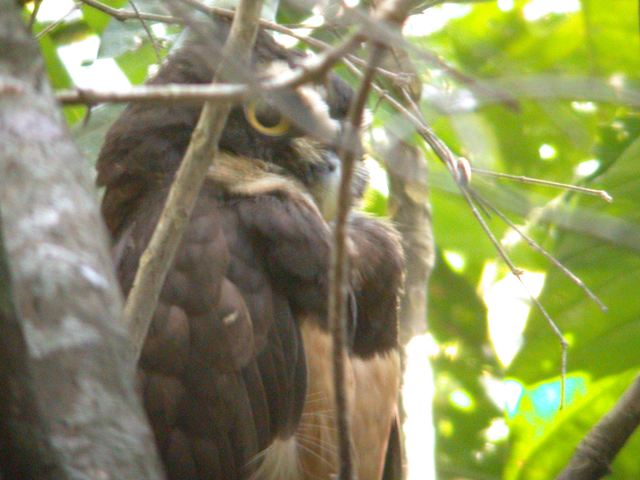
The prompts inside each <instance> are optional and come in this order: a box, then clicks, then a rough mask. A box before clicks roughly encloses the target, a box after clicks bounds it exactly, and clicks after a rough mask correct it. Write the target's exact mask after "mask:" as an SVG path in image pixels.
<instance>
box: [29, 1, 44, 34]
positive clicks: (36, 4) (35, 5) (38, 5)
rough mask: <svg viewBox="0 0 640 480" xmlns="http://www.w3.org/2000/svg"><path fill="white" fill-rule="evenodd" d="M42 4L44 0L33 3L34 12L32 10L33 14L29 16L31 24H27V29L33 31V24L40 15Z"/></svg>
mask: <svg viewBox="0 0 640 480" xmlns="http://www.w3.org/2000/svg"><path fill="white" fill-rule="evenodd" d="M40 5H42V0H36V1H35V2H34V5H33V12H31V16H30V17H29V24H28V25H27V29H28V30H29V31H30V32H32V31H33V25H34V24H35V23H36V17H37V16H38V12H39V11H40Z"/></svg>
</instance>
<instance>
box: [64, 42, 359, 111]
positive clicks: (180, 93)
mask: <svg viewBox="0 0 640 480" xmlns="http://www.w3.org/2000/svg"><path fill="white" fill-rule="evenodd" d="M359 43H360V40H359V38H358V36H357V35H352V36H351V37H349V38H347V39H346V40H345V41H344V42H343V43H341V44H340V45H338V46H336V47H334V48H331V49H329V50H327V51H325V52H323V53H322V54H321V55H319V56H317V57H312V58H309V59H308V60H307V61H305V62H304V63H303V64H301V65H299V66H298V67H296V68H293V69H292V70H291V71H289V72H287V73H285V74H280V75H278V76H277V77H271V78H267V79H265V80H263V81H262V83H258V84H256V85H240V84H215V85H212V84H209V85H176V84H170V85H142V86H136V87H128V88H127V89H126V90H121V91H116V90H98V89H89V88H84V89H79V88H76V89H75V90H65V91H62V92H59V93H58V94H57V98H58V100H59V101H60V102H61V103H63V104H75V103H85V104H86V103H88V104H95V103H101V102H113V103H115V102H131V101H136V102H161V101H167V102H171V103H177V102H187V103H192V102H198V101H200V102H204V101H207V100H227V101H239V100H244V99H246V98H247V97H248V96H250V95H251V94H252V93H255V92H274V91H278V90H286V89H291V88H295V87H297V86H300V85H302V84H304V83H308V82H313V81H315V80H320V79H322V78H323V77H324V76H325V75H326V74H327V73H328V72H329V70H330V69H331V68H332V67H333V66H334V65H335V64H336V63H337V62H339V61H340V60H341V59H342V58H343V57H344V56H345V55H346V54H347V53H348V52H349V51H351V50H353V49H354V48H356V47H357V45H359Z"/></svg>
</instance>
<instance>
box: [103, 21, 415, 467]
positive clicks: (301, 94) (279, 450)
mask: <svg viewBox="0 0 640 480" xmlns="http://www.w3.org/2000/svg"><path fill="white" fill-rule="evenodd" d="M228 31H229V22H228V21H227V20H225V19H223V18H215V19H214V21H213V24H212V27H211V29H210V31H207V34H206V35H204V34H202V32H200V35H199V36H195V35H194V36H193V37H192V38H191V39H190V40H189V41H187V42H186V43H185V44H184V45H183V46H182V47H181V48H180V49H179V50H178V51H177V52H176V53H174V54H173V55H172V56H170V57H169V59H168V61H167V62H165V64H164V65H163V66H162V67H161V68H160V70H159V72H158V73H157V74H156V76H155V77H154V78H153V79H152V80H150V83H152V84H164V83H192V84H200V83H202V84H204V83H209V82H211V80H212V78H213V75H214V73H215V68H216V65H217V64H218V62H219V61H220V58H219V56H218V55H219V52H220V45H222V44H223V43H224V40H225V38H226V36H227V34H228ZM302 59H303V57H302V56H301V55H300V54H298V53H295V52H292V51H289V50H287V49H285V48H283V47H281V46H279V45H278V44H277V43H276V42H275V41H274V40H273V39H272V38H271V37H270V36H269V35H268V34H267V33H266V32H264V31H260V32H259V34H258V37H257V40H256V44H255V47H254V50H253V56H252V67H251V68H252V69H253V70H254V74H255V75H256V76H261V75H273V74H277V72H278V71H282V70H286V69H290V68H293V67H295V66H296V65H298V64H299V63H300V61H301V60H302ZM351 97H352V91H351V89H350V87H349V86H348V85H347V84H346V83H345V82H343V81H342V80H340V79H339V78H338V77H336V76H330V77H328V78H327V79H326V81H323V82H320V83H317V84H313V85H305V86H302V87H300V88H298V89H295V90H291V91H285V92H280V93H279V94H278V95H271V96H265V97H261V98H258V97H257V98H255V99H252V100H249V101H247V102H246V103H245V104H243V105H237V106H235V107H234V108H233V109H232V111H231V113H230V115H229V117H228V120H227V123H226V126H225V128H224V131H223V134H222V137H221V139H220V143H219V155H218V157H217V158H216V159H215V161H214V162H212V166H211V168H210V170H209V172H208V174H207V178H206V180H205V183H204V186H203V188H202V191H201V193H200V195H199V198H198V201H197V204H196V206H195V209H194V211H193V214H192V216H191V218H190V220H189V223H188V225H187V227H186V230H185V233H184V236H183V239H182V241H181V244H180V245H179V248H178V251H177V254H176V257H175V260H174V261H173V264H172V265H171V267H170V270H169V272H168V274H167V277H166V281H165V283H164V286H163V288H162V291H161V294H160V298H159V301H158V305H157V308H156V310H155V313H154V315H153V319H152V323H151V326H150V330H149V333H148V336H147V338H146V341H145V344H144V347H143V350H142V353H141V358H140V361H139V366H138V371H139V384H140V389H141V394H142V397H143V401H144V406H145V409H146V412H147V415H148V418H149V421H150V424H151V426H152V428H153V432H154V435H155V440H156V442H157V446H158V450H159V452H160V455H161V457H162V460H163V462H164V465H165V467H166V471H167V475H168V477H169V478H171V479H176V480H177V479H181V480H184V479H217V480H221V479H228V480H232V479H233V480H236V479H256V480H257V479H280V480H288V479H291V480H293V479H296V480H297V479H329V478H332V476H333V475H335V474H336V472H337V471H338V461H339V459H338V454H337V443H336V426H335V413H334V412H335V408H334V404H333V402H334V400H333V398H334V391H333V379H332V361H331V337H330V332H329V328H328V322H327V303H328V281H329V280H328V269H329V258H330V250H331V221H332V217H333V215H334V213H335V208H336V196H337V192H336V190H337V187H338V183H339V178H340V171H341V163H340V160H339V158H338V155H337V153H336V148H337V143H338V141H339V137H340V132H341V131H342V124H343V122H344V120H345V116H346V113H347V109H348V105H349V102H350V100H351ZM200 111H201V106H199V105H184V104H179V105H178V104H173V105H171V104H136V105H131V106H129V107H128V108H127V109H126V110H125V111H124V113H123V114H122V115H121V117H120V118H119V119H118V120H117V121H116V122H115V123H114V124H113V126H112V127H111V129H110V131H109V132H108V134H107V136H106V139H105V142H104V145H103V147H102V150H101V153H100V156H99V160H98V163H97V170H98V177H97V183H98V185H100V186H102V187H104V188H105V193H104V197H103V201H102V205H101V208H102V214H103V216H104V219H105V221H106V224H107V226H108V228H109V230H110V232H111V235H112V237H113V242H114V247H113V252H114V258H115V262H116V268H117V274H118V278H119V281H120V284H121V287H122V289H123V292H124V293H125V295H126V294H127V293H128V291H129V290H130V288H131V285H132V282H133V278H134V275H135V272H136V269H137V266H138V262H139V260H140V257H141V255H142V253H143V251H144V249H145V247H146V245H147V244H148V242H149V239H150V237H151V234H152V232H153V229H154V227H155V225H156V223H157V221H158V218H159V215H160V212H161V209H162V206H163V204H164V202H165V200H166V197H167V194H168V191H169V188H170V185H171V182H172V180H173V178H174V175H175V172H176V170H177V168H178V166H179V164H180V161H181V160H182V157H183V155H184V153H185V151H186V149H187V146H188V144H189V141H190V138H191V134H192V132H193V130H194V127H195V125H196V123H197V120H198V117H199V114H200ZM358 178H360V181H357V182H355V186H354V191H355V193H356V195H359V194H360V193H361V191H362V188H363V181H362V178H363V177H362V176H358ZM349 232H350V233H349V238H348V243H349V252H350V253H349V260H350V262H349V265H350V272H349V299H350V301H349V309H348V311H349V312H348V319H347V324H348V340H349V354H348V362H347V394H348V397H349V405H350V412H349V415H350V417H351V422H352V431H351V432H350V434H351V437H352V439H353V445H354V452H353V459H354V464H355V466H356V470H357V474H358V478H359V479H360V480H369V479H370V480H378V479H381V478H387V479H391V478H399V475H400V473H399V472H400V468H401V467H400V464H399V461H400V440H399V431H398V424H397V406H396V400H397V397H398V389H399V385H400V354H399V348H398V340H397V337H398V318H397V315H398V314H397V309H398V297H399V295H400V291H401V287H402V280H403V257H402V250H401V246H400V242H399V239H398V236H397V234H396V233H395V231H394V230H393V229H392V228H391V227H390V226H388V225H386V224H385V223H383V222H381V221H379V220H376V219H373V218H370V217H368V216H365V215H363V214H352V215H351V217H350V218H349Z"/></svg>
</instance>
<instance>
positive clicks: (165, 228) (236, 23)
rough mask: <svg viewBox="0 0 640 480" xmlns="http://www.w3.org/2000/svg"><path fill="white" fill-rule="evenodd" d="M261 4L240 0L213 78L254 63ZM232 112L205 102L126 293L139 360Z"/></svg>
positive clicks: (128, 319) (128, 318)
mask: <svg viewBox="0 0 640 480" xmlns="http://www.w3.org/2000/svg"><path fill="white" fill-rule="evenodd" d="M261 5H262V2H261V1H260V0H257V1H254V0H240V2H239V4H238V8H237V13H236V15H235V17H234V20H233V23H232V26H231V31H230V33H229V37H228V39H227V41H226V43H225V46H224V50H223V60H222V62H221V64H220V66H219V68H218V71H217V73H216V78H214V80H213V81H214V82H215V81H220V80H221V78H220V77H221V75H223V74H225V73H226V71H227V70H228V69H227V68H225V65H229V63H234V64H238V63H239V64H242V65H244V64H248V63H249V59H250V55H251V52H252V45H253V42H254V40H255V36H256V32H257V28H258V27H257V25H258V18H259V15H260V9H261ZM229 111H230V104H229V103H227V102H224V103H216V104H213V103H206V104H205V106H204V108H203V109H202V113H201V115H200V119H199V120H198V124H197V126H196V128H195V130H194V132H193V135H192V138H191V143H190V144H189V147H188V149H187V152H186V154H185V157H184V159H183V161H182V163H181V165H180V168H179V169H178V171H177V173H176V178H175V180H174V182H173V184H172V186H171V189H170V191H169V195H168V198H167V200H166V203H165V206H164V209H163V211H162V214H161V215H160V219H159V221H158V225H157V226H156V229H155V230H154V232H153V235H152V237H151V240H150V242H149V245H148V246H147V248H146V249H145V251H144V253H143V254H142V257H141V258H140V265H139V267H138V271H137V272H136V277H135V280H134V283H133V287H132V288H131V291H130V292H129V297H128V298H127V303H126V305H125V315H124V319H125V322H126V325H127V326H128V328H129V330H130V332H131V335H132V339H133V341H134V345H135V347H136V358H135V360H136V361H137V358H138V356H139V355H140V351H141V348H142V345H143V343H144V339H145V337H146V334H147V331H148V328H149V324H150V322H151V318H152V315H153V312H154V310H155V307H156V304H157V301H158V296H159V294H160V290H161V288H162V285H163V283H164V280H165V277H166V274H167V272H168V270H169V266H170V265H171V263H172V260H173V258H174V256H175V252H176V250H177V247H178V243H179V242H180V239H181V238H182V234H183V232H184V228H185V227H186V225H187V223H188V221H189V216H190V215H191V212H192V210H193V207H194V206H195V203H196V200H197V198H198V195H199V192H200V189H201V187H202V184H203V182H204V178H205V174H206V172H207V170H208V169H209V167H210V165H211V162H212V159H215V157H216V155H217V152H218V140H219V138H220V135H221V133H222V129H223V128H224V125H225V123H226V119H227V115H228V114H229ZM214 161H215V160H214Z"/></svg>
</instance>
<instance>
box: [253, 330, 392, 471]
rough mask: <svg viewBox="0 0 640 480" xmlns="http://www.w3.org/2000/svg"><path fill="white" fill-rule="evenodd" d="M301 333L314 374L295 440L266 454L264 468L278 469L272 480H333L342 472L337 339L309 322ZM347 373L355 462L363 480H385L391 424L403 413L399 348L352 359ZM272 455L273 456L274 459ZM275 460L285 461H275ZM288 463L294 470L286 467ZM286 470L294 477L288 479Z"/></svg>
mask: <svg viewBox="0 0 640 480" xmlns="http://www.w3.org/2000/svg"><path fill="white" fill-rule="evenodd" d="M301 330H302V338H303V341H304V346H305V353H306V356H307V371H308V390H307V397H306V401H305V407H304V411H303V413H302V419H301V422H300V425H299V427H298V429H297V432H296V434H295V436H294V437H292V438H290V439H288V440H285V441H282V442H280V443H278V444H277V445H276V446H275V447H274V448H271V449H270V451H268V452H266V455H265V463H264V464H263V465H265V466H266V465H267V464H269V465H272V466H278V468H279V469H280V471H279V472H278V475H279V476H278V477H273V476H272V477H270V476H269V473H267V472H266V471H264V472H263V473H264V476H263V477H262V476H261V478H291V479H296V480H303V479H304V480H307V479H309V480H311V479H314V480H317V479H329V478H331V477H332V476H333V475H335V474H336V473H337V471H338V447H337V441H336V427H335V415H334V407H333V401H334V400H333V392H334V388H333V376H332V359H331V337H330V335H329V334H328V333H327V332H322V331H321V330H320V329H319V328H318V327H317V326H315V325H313V324H311V323H305V324H303V326H302V328H301ZM346 370H347V371H346V373H347V394H348V398H349V405H350V414H351V415H350V416H351V424H352V433H351V436H352V439H353V448H354V458H353V460H354V464H355V466H356V469H357V472H358V479H359V480H379V479H380V477H381V475H382V470H383V467H384V459H385V453H386V449H387V443H388V439H389V432H390V429H391V424H392V422H393V421H394V419H395V416H396V413H397V411H396V401H397V394H398V389H399V386H400V378H401V372H400V356H399V353H398V351H397V350H393V351H390V352H387V353H384V354H377V355H374V356H372V357H371V358H369V359H366V360H363V359H360V358H354V357H350V358H349V359H348V362H347V369H346ZM269 455H271V456H272V458H270V459H269V458H268V457H269ZM275 456H280V457H281V458H279V459H275V458H274V457H275ZM284 457H288V458H286V459H285V458H284ZM284 464H288V466H287V467H286V468H283V465H284ZM285 471H286V472H288V474H287V475H288V477H285V476H284V472H285ZM272 473H275V472H272Z"/></svg>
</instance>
